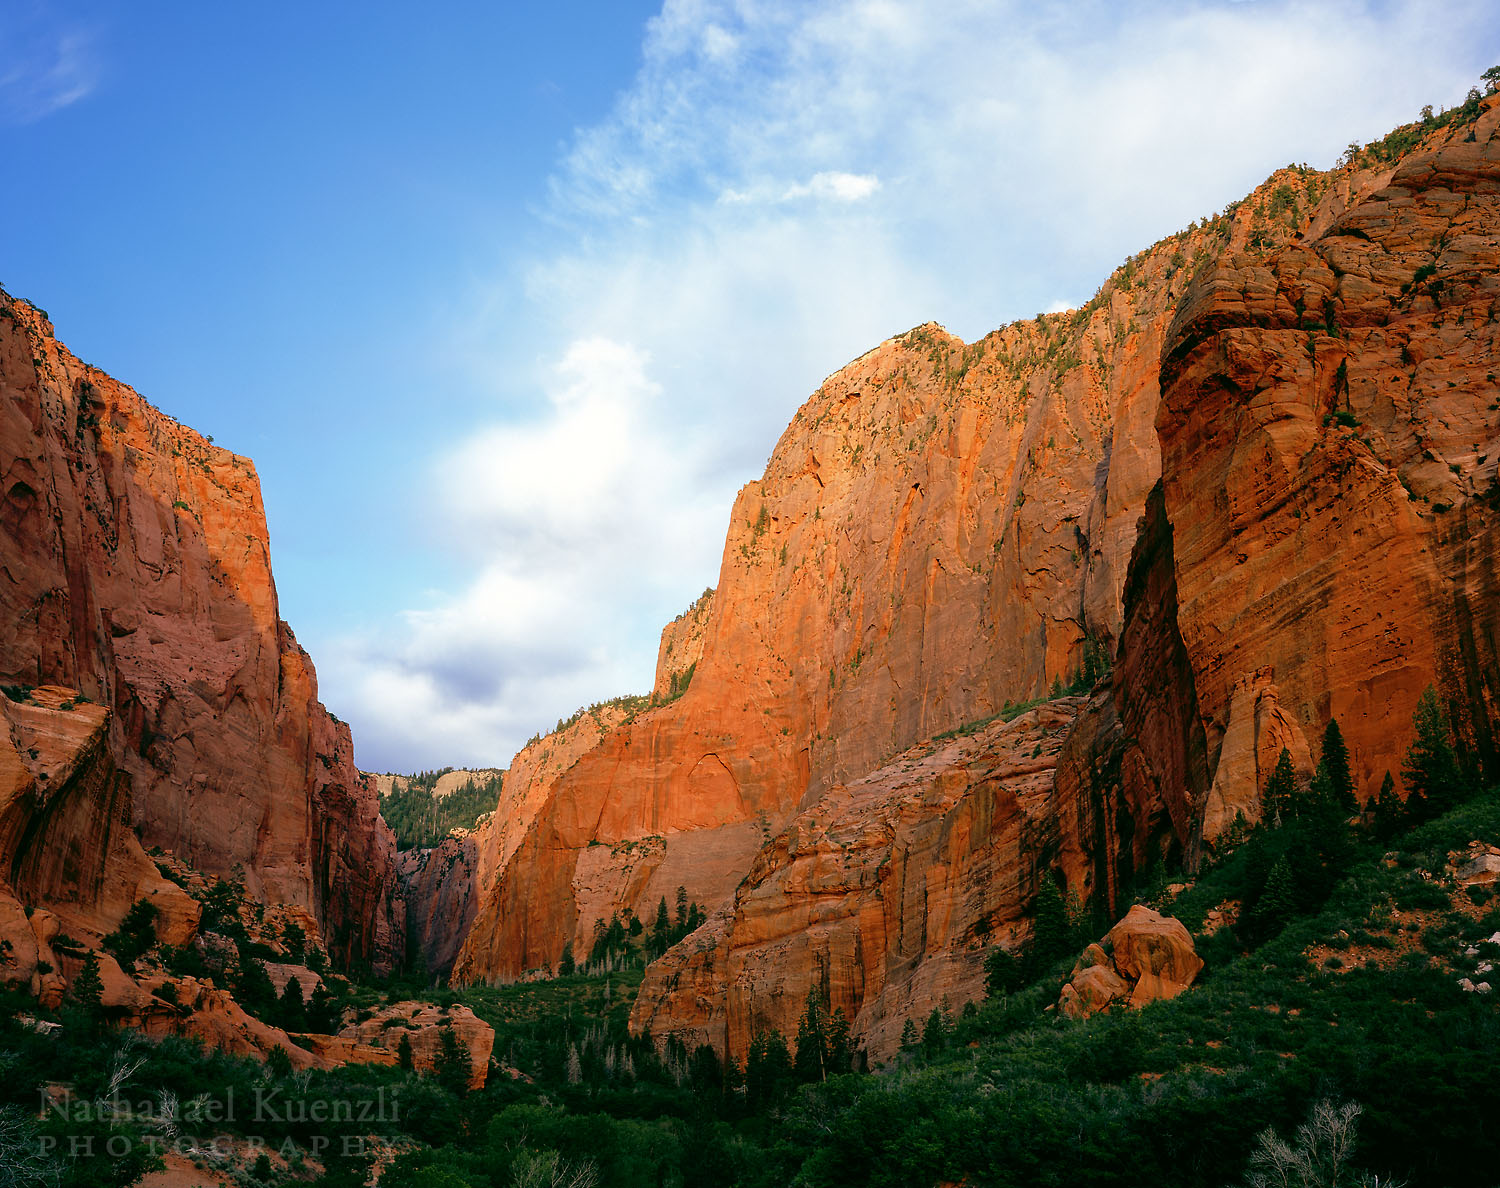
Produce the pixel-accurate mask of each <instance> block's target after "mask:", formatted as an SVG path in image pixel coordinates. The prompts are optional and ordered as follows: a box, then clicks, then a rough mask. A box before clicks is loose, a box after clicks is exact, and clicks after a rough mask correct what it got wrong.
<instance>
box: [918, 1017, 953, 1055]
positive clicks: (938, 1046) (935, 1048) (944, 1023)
mask: <svg viewBox="0 0 1500 1188" xmlns="http://www.w3.org/2000/svg"><path fill="white" fill-rule="evenodd" d="M947 1046H948V1020H947V1019H945V1018H944V1017H943V1012H942V1010H941V1009H940V1008H938V1007H933V1008H932V1014H930V1015H928V1016H927V1026H926V1027H924V1028H923V1029H922V1051H923V1052H924V1053H925V1054H926V1056H927V1058H928V1059H929V1060H930V1059H932V1058H933V1057H935V1056H937V1055H938V1054H939V1053H941V1052H942V1051H943V1049H944V1048H946V1047H947Z"/></svg>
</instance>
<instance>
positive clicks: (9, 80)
mask: <svg viewBox="0 0 1500 1188" xmlns="http://www.w3.org/2000/svg"><path fill="white" fill-rule="evenodd" d="M98 80H99V62H98V55H97V52H96V38H95V35H94V34H93V33H92V32H91V31H88V30H84V29H79V28H74V27H63V26H59V25H58V24H56V23H55V22H54V21H53V20H51V19H49V17H48V15H47V14H46V13H45V12H44V11H43V10H39V9H32V8H30V7H28V6H26V5H24V4H18V5H17V6H16V7H15V8H13V9H11V10H10V11H9V12H7V13H5V14H0V121H3V122H4V123H8V124H30V123H35V122H36V121H37V120H41V119H44V118H46V117H47V116H49V115H51V114H52V113H53V112H56V111H61V110H62V109H63V108H65V107H69V106H71V105H72V104H74V103H77V102H78V101H79V100H80V99H84V98H87V97H88V95H89V94H91V93H92V92H93V90H94V88H95V86H96V85H97V84H98Z"/></svg>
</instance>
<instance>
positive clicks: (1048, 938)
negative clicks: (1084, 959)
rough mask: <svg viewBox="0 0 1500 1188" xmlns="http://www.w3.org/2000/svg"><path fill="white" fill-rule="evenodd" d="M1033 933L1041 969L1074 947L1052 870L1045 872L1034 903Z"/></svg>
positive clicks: (1065, 908) (1032, 946)
mask: <svg viewBox="0 0 1500 1188" xmlns="http://www.w3.org/2000/svg"><path fill="white" fill-rule="evenodd" d="M1032 937H1033V940H1032V945H1031V955H1032V958H1033V961H1034V962H1035V966H1036V968H1037V969H1038V970H1042V969H1045V968H1046V967H1047V966H1049V965H1051V964H1052V963H1053V962H1055V961H1057V960H1059V959H1060V958H1062V957H1064V956H1066V955H1067V954H1068V953H1069V952H1070V951H1071V949H1072V943H1073V942H1072V936H1071V935H1070V930H1069V928H1068V912H1067V906H1066V904H1065V903H1064V902H1063V894H1062V888H1061V887H1059V886H1058V885H1057V879H1056V878H1054V877H1053V875H1052V874H1051V872H1050V871H1049V872H1047V873H1045V874H1043V875H1042V885H1041V887H1040V888H1039V889H1038V891H1037V895H1036V902H1035V903H1034V904H1033V906H1032Z"/></svg>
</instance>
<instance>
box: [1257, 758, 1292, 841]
mask: <svg viewBox="0 0 1500 1188" xmlns="http://www.w3.org/2000/svg"><path fill="white" fill-rule="evenodd" d="M1296 796H1297V770H1296V768H1294V767H1293V766H1292V753H1291V752H1290V751H1288V750H1287V749H1286V748H1285V747H1282V748H1281V754H1280V755H1278V756H1277V757H1276V766H1275V767H1274V768H1272V770H1271V778H1270V779H1268V780H1267V781H1266V790H1265V793H1264V795H1263V796H1262V797H1261V804H1262V805H1263V806H1264V809H1265V812H1264V816H1265V819H1266V820H1267V821H1268V822H1270V824H1271V825H1272V826H1278V825H1283V824H1285V823H1286V822H1287V821H1290V820H1291V819H1292V806H1293V803H1294V801H1295V800H1296Z"/></svg>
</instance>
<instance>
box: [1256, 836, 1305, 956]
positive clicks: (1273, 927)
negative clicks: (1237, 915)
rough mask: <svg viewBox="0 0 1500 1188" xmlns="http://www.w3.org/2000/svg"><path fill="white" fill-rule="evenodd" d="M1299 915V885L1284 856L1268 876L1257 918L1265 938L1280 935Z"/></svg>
mask: <svg viewBox="0 0 1500 1188" xmlns="http://www.w3.org/2000/svg"><path fill="white" fill-rule="evenodd" d="M1296 914H1297V883H1296V880H1295V879H1294V878H1293V876H1292V864H1291V863H1290V862H1288V861H1287V857H1286V855H1285V854H1283V855H1282V856H1281V857H1280V858H1278V859H1276V861H1275V862H1274V863H1273V864H1272V866H1271V873H1270V874H1268V875H1267V876H1266V886H1265V889H1264V890H1263V891H1262V892H1261V893H1260V901H1259V902H1258V903H1257V904H1256V905H1255V916H1256V920H1257V922H1258V924H1259V925H1260V929H1261V931H1262V933H1263V936H1264V937H1267V938H1269V937H1272V936H1275V935H1276V934H1277V933H1279V932H1280V931H1281V930H1282V929H1283V928H1284V927H1286V923H1287V921H1288V920H1290V919H1291V918H1292V917H1293V916H1295V915H1296Z"/></svg>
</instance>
